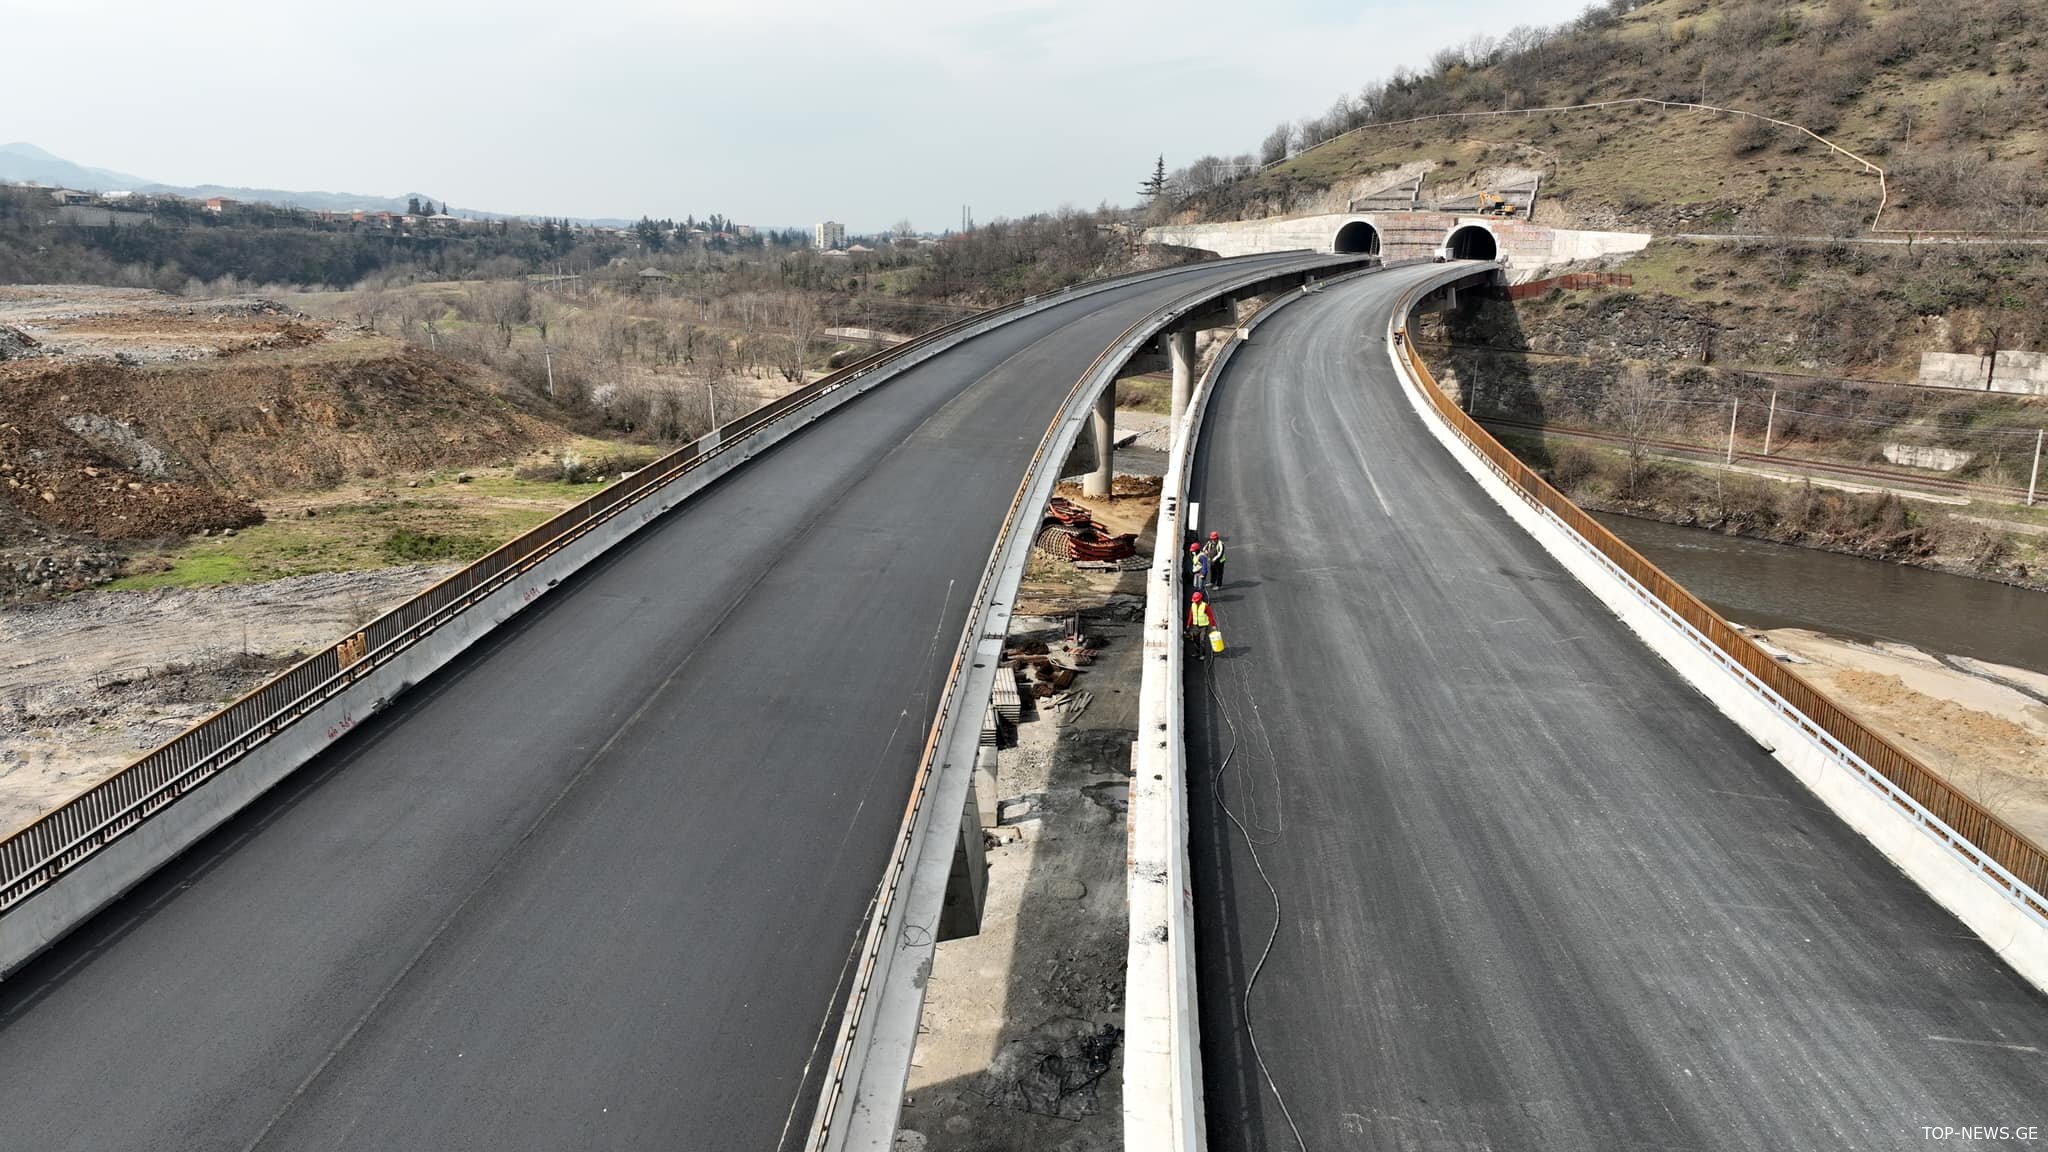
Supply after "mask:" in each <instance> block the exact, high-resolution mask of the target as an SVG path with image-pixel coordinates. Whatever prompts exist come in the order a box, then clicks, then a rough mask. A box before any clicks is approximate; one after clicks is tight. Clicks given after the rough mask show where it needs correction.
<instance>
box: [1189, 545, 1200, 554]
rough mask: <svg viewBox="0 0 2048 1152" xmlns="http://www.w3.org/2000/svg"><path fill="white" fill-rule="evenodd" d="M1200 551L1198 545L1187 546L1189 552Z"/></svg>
mask: <svg viewBox="0 0 2048 1152" xmlns="http://www.w3.org/2000/svg"><path fill="white" fill-rule="evenodd" d="M1201 550H1202V546H1201V545H1200V544H1190V545H1188V551H1190V552H1200V551H1201Z"/></svg>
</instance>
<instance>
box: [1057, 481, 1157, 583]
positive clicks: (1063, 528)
mask: <svg viewBox="0 0 2048 1152" xmlns="http://www.w3.org/2000/svg"><path fill="white" fill-rule="evenodd" d="M1034 544H1035V546H1036V547H1037V548H1038V550H1039V551H1041V552H1044V553H1045V554H1046V555H1048V556H1057V557H1059V558H1060V559H1062V560H1071V561H1073V562H1074V563H1076V564H1079V565H1083V566H1086V567H1121V566H1122V563H1123V562H1124V561H1126V560H1130V559H1132V558H1134V557H1136V556H1137V554H1138V537H1137V535H1136V534H1135V533H1124V534H1123V535H1112V534H1111V533H1110V531H1109V529H1108V528H1107V527H1106V526H1104V525H1103V524H1101V523H1099V522H1098V521H1097V520H1096V519H1095V513H1093V512H1091V511H1089V510H1088V509H1087V507H1085V506H1084V505H1080V504H1076V503H1074V502H1073V501H1072V500H1068V499H1066V498H1065V497H1061V496H1055V497H1053V498H1052V503H1050V504H1048V505H1046V509H1045V518H1044V519H1043V520H1041V521H1039V524H1038V538H1037V540H1036V541H1034ZM1140 566H1141V567H1142V566H1143V565H1142V564H1141V565H1140Z"/></svg>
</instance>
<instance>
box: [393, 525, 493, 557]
mask: <svg viewBox="0 0 2048 1152" xmlns="http://www.w3.org/2000/svg"><path fill="white" fill-rule="evenodd" d="M496 546H497V544H496V542H495V541H494V540H492V539H491V538H489V537H486V536H474V535H463V534H452V533H444V532H420V531H416V530H414V529H411V528H396V529H393V530H392V531H391V534H390V535H388V536H386V537H384V543H383V544H382V545H380V546H379V547H380V549H381V551H382V552H383V553H384V555H385V557H386V558H388V559H389V560H390V561H391V562H392V563H394V564H431V563H436V562H439V561H442V560H463V561H468V560H474V559H476V558H477V557H479V556H481V555H483V554H484V553H486V552H489V551H490V550H491V549H492V548H494V547H496Z"/></svg>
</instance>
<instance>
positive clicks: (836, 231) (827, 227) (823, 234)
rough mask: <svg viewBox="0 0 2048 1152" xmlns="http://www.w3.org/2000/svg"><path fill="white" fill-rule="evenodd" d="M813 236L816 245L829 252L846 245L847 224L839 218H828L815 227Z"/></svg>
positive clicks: (812, 232)
mask: <svg viewBox="0 0 2048 1152" xmlns="http://www.w3.org/2000/svg"><path fill="white" fill-rule="evenodd" d="M811 236H812V239H813V241H814V242H815V243H816V246H817V247H819V248H821V249H823V250H824V251H827V252H830V251H832V250H833V249H835V248H844V247H846V225H844V224H841V223H840V222H839V221H837V220H827V221H825V222H824V223H823V224H820V225H818V226H817V227H816V228H813V229H812V230H811Z"/></svg>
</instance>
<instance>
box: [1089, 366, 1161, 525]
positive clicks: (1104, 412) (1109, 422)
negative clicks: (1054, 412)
mask: <svg viewBox="0 0 2048 1152" xmlns="http://www.w3.org/2000/svg"><path fill="white" fill-rule="evenodd" d="M1173 380H1174V396H1175V397H1176V403H1178V399H1177V398H1178V397H1179V396H1180V372H1179V369H1175V370H1174V377H1173ZM1088 426H1089V431H1090V432H1091V433H1093V438H1094V441H1095V471H1093V472H1090V473H1089V474H1088V475H1087V476H1086V477H1085V478H1083V479H1082V481H1081V494H1082V495H1084V496H1108V495H1109V492H1110V485H1111V484H1113V483H1114V482H1115V480H1116V384H1115V383H1113V382H1112V383H1111V384H1110V385H1109V387H1107V388H1104V389H1103V390H1102V394H1101V395H1100V396H1097V397H1096V398H1095V411H1094V413H1093V414H1092V415H1091V417H1090V418H1089V421H1088Z"/></svg>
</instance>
